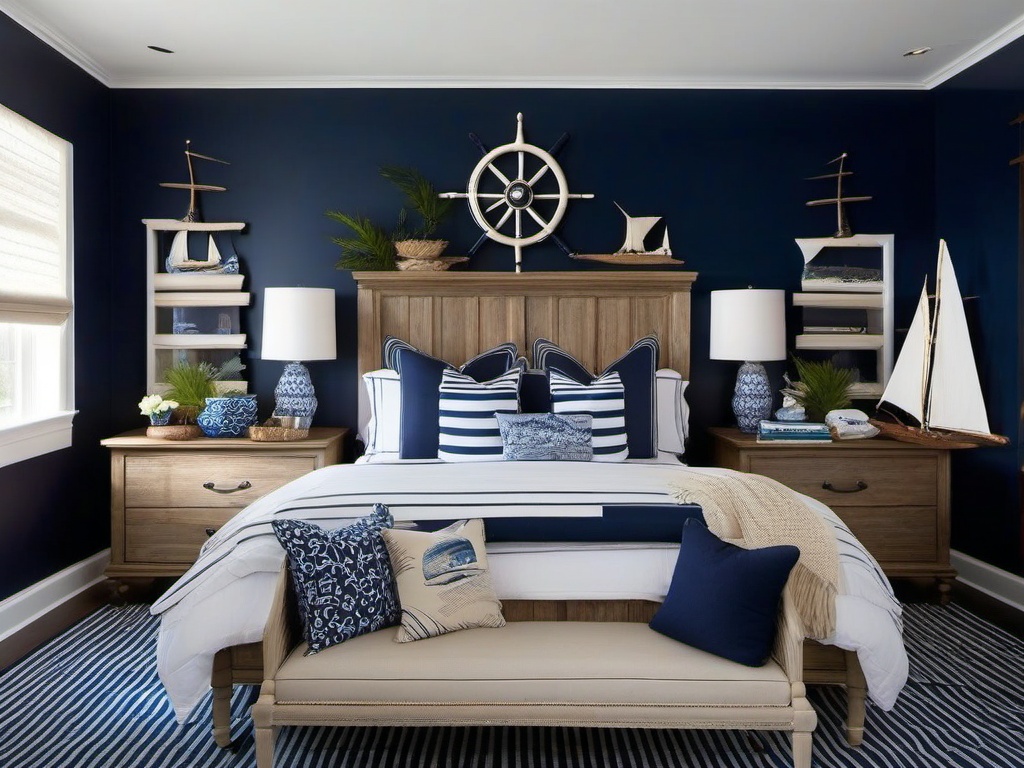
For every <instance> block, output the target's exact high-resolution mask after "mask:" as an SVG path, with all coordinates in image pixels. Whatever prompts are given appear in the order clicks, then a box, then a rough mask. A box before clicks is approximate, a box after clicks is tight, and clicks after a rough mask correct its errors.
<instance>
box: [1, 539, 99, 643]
mask: <svg viewBox="0 0 1024 768" xmlns="http://www.w3.org/2000/svg"><path fill="white" fill-rule="evenodd" d="M108 563H110V550H109V549H104V550H103V551H102V552H97V553H96V554H95V555H93V556H92V557H88V558H86V559H85V560H82V561H80V562H77V563H75V564H74V565H71V566H68V567H67V568H65V569H64V570H62V571H58V572H57V573H55V574H53V575H52V576H48V577H46V578H45V579H43V580H42V581H39V582H36V583H35V584H33V585H32V586H30V587H26V588H25V589H23V590H21V592H18V593H17V594H14V595H11V596H10V597H8V598H6V599H5V600H0V627H3V628H4V629H3V631H0V642H2V641H4V640H6V639H8V638H10V637H13V636H14V635H16V634H17V633H18V632H19V631H20V630H22V629H24V628H25V627H27V626H29V625H30V624H32V623H33V622H35V621H38V620H39V619H40V618H42V617H44V616H46V615H47V614H48V613H51V612H52V611H55V610H57V609H59V608H60V607H61V606H62V605H63V604H65V603H67V602H68V601H70V600H73V599H74V598H75V597H77V596H78V595H80V594H82V593H83V592H85V591H86V590H87V589H90V588H92V587H94V586H95V585H97V584H99V583H100V582H102V581H103V580H104V576H103V572H104V571H105V570H106V568H107V564H108Z"/></svg>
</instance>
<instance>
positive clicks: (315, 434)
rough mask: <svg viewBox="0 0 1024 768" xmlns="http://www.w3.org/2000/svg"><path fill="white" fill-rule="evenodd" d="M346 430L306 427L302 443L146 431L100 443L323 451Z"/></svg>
mask: <svg viewBox="0 0 1024 768" xmlns="http://www.w3.org/2000/svg"><path fill="white" fill-rule="evenodd" d="M348 431H349V430H348V427H310V430H309V437H307V438H306V439H304V440H279V441H274V440H250V439H249V438H248V437H200V438H196V439H195V440H164V439H161V438H155V437H146V428H145V427H142V428H141V429H133V430H131V431H130V432H123V433H122V434H120V435H117V436H116V437H108V438H107V439H106V440H101V441H100V444H101V445H105V446H107V447H108V448H164V449H169V450H174V449H175V448H202V449H203V450H236V451H237V450H247V451H261V450H262V451H272V450H280V449H282V448H285V449H287V448H294V447H303V448H325V447H327V446H328V445H330V444H331V443H333V442H335V441H337V440H341V439H343V438H344V437H345V435H347V434H348Z"/></svg>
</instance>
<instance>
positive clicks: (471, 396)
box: [437, 368, 523, 461]
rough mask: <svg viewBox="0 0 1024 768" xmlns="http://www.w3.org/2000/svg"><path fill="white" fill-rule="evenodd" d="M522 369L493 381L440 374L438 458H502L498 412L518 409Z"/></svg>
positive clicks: (454, 459)
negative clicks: (496, 414)
mask: <svg viewBox="0 0 1024 768" xmlns="http://www.w3.org/2000/svg"><path fill="white" fill-rule="evenodd" d="M522 373H523V372H522V370H521V369H520V368H512V369H511V370H508V371H506V372H505V373H503V374H502V375H501V376H499V377H498V378H496V379H492V380H491V381H483V382H480V381H477V380H476V379H474V378H473V377H472V376H467V375H466V374H464V373H459V372H457V371H452V370H445V371H444V372H443V373H442V374H441V386H440V388H439V390H438V391H439V393H440V401H439V407H438V428H439V435H438V447H437V457H438V458H439V459H441V460H443V461H501V453H502V443H501V430H500V429H499V428H498V419H497V417H496V416H495V415H494V414H495V413H517V412H518V411H519V378H520V376H522Z"/></svg>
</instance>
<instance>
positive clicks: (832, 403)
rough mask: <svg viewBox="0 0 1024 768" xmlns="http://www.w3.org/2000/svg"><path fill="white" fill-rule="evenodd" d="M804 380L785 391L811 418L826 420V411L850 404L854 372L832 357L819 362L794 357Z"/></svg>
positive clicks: (809, 418)
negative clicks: (841, 366)
mask: <svg viewBox="0 0 1024 768" xmlns="http://www.w3.org/2000/svg"><path fill="white" fill-rule="evenodd" d="M793 363H794V364H795V365H796V373H797V376H799V377H800V381H798V382H796V383H794V384H793V385H792V386H791V387H789V388H788V389H784V390H783V393H784V394H787V395H790V396H791V397H793V399H794V400H796V401H797V402H798V403H800V405H802V406H803V407H804V410H805V411H806V412H807V418H808V420H810V421H824V420H825V414H827V413H828V412H829V411H834V410H837V409H839V408H849V407H850V402H851V401H850V387H851V386H853V383H854V373H853V370H852V369H850V368H840V367H838V366H836V365H835V364H834V363H833V362H832V361H831V360H825V361H823V362H815V361H812V360H801V359H800V358H799V357H794V358H793Z"/></svg>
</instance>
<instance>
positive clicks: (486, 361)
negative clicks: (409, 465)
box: [384, 336, 517, 459]
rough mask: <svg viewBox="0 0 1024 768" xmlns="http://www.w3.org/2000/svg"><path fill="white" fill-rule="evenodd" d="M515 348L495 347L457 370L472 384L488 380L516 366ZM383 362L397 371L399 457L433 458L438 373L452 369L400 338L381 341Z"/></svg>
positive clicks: (508, 345)
mask: <svg viewBox="0 0 1024 768" xmlns="http://www.w3.org/2000/svg"><path fill="white" fill-rule="evenodd" d="M516 360H517V354H516V345H515V344H512V343H508V344H499V345H498V346H496V347H494V348H493V349H489V350H487V351H486V352H481V353H480V354H479V355H477V356H476V357H474V358H473V359H472V360H469V361H468V362H467V363H466V364H465V365H463V366H462V367H461V368H459V369H457V370H459V371H460V372H461V373H464V374H466V375H467V376H471V377H472V378H473V379H475V380H476V381H490V380H491V379H495V378H497V377H498V376H501V375H502V374H503V373H505V371H507V370H509V369H510V368H513V367H517V363H516ZM384 361H385V363H386V364H387V366H388V367H389V368H392V369H394V370H396V371H398V374H399V378H400V383H399V387H400V389H401V393H402V405H401V409H402V413H401V435H400V437H399V458H402V459H434V458H437V446H438V390H439V388H440V386H441V374H442V373H443V372H444V371H445V370H446V369H451V370H456V369H455V366H453V365H451V364H449V363H446V362H445V361H444V360H438V359H437V358H436V357H432V356H430V355H428V354H425V353H424V352H420V351H419V350H418V349H416V348H415V347H412V346H410V345H409V344H407V343H406V342H404V341H402V340H401V339H396V338H395V337H393V336H388V337H387V338H386V339H385V340H384Z"/></svg>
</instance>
